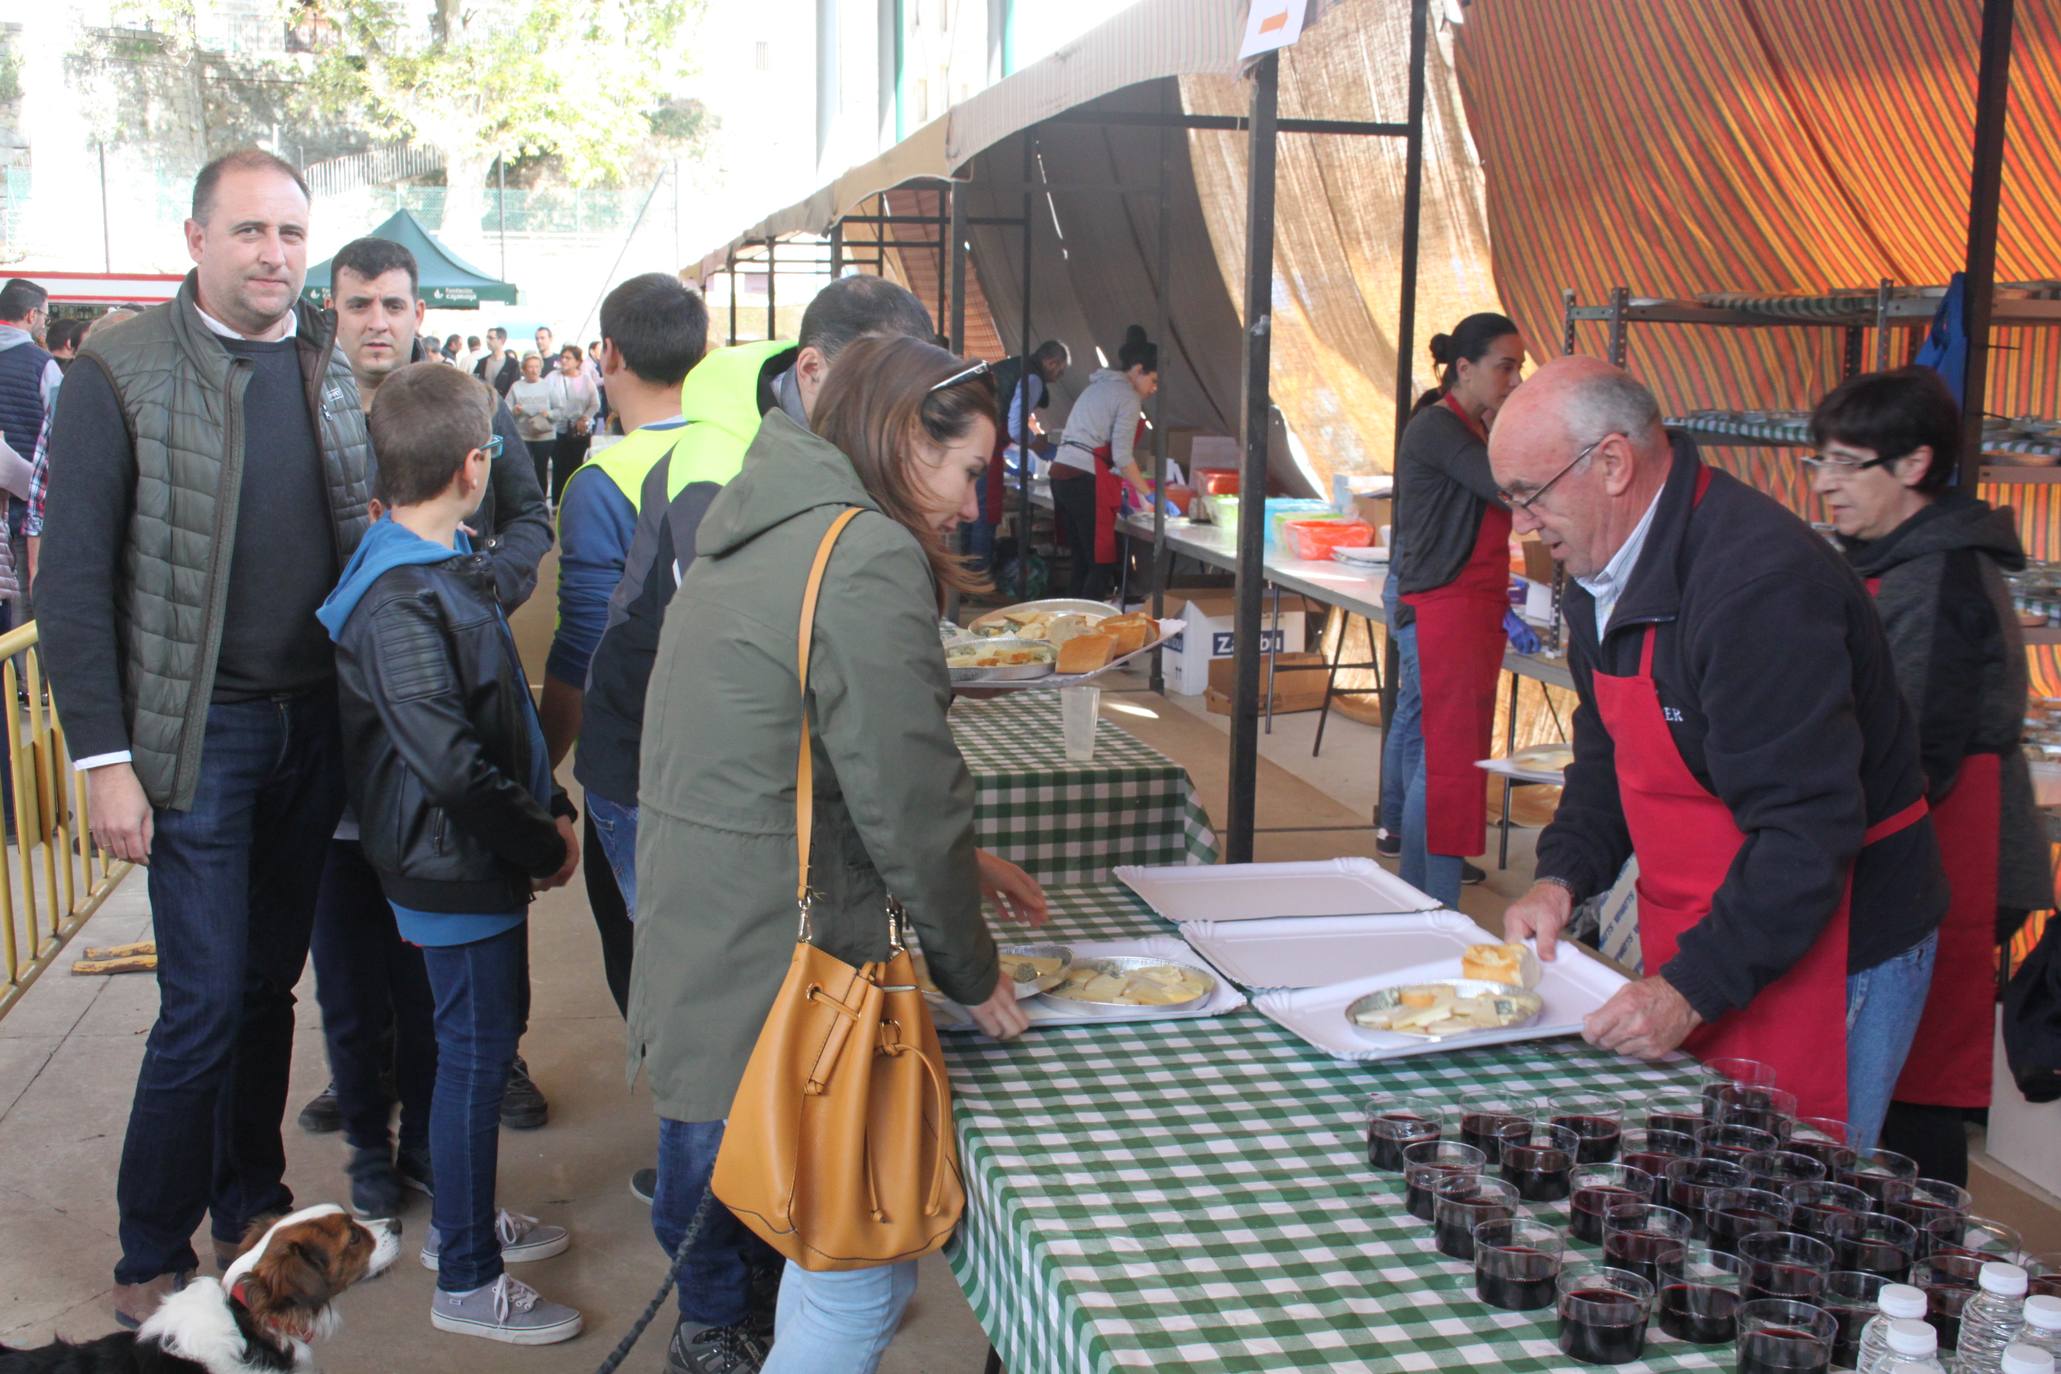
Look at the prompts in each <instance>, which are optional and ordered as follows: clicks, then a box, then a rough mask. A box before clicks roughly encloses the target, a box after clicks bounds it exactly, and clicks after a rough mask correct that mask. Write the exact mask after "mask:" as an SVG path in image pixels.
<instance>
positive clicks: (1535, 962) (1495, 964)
mask: <svg viewBox="0 0 2061 1374" xmlns="http://www.w3.org/2000/svg"><path fill="white" fill-rule="evenodd" d="M1460 976H1461V977H1462V978H1480V979H1483V980H1485V981H1487V982H1491V983H1508V984H1510V986H1512V987H1518V988H1524V989H1527V990H1529V989H1531V988H1535V987H1537V986H1538V985H1539V976H1540V972H1539V959H1538V956H1537V955H1535V954H1533V953H1532V952H1531V951H1530V950H1529V949H1527V948H1525V947H1524V946H1523V945H1469V946H1468V947H1467V948H1466V949H1465V950H1464V951H1462V952H1461V955H1460Z"/></svg>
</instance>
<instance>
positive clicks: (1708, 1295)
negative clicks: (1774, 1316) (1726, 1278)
mask: <svg viewBox="0 0 2061 1374" xmlns="http://www.w3.org/2000/svg"><path fill="white" fill-rule="evenodd" d="M1660 1329H1661V1330H1662V1331H1665V1332H1667V1334H1668V1335H1670V1336H1673V1337H1674V1338H1675V1339H1676V1340H1678V1341H1688V1342H1690V1343H1691V1344H1692V1345H1726V1344H1729V1343H1730V1342H1732V1341H1734V1340H1737V1339H1738V1337H1739V1295H1738V1294H1737V1293H1735V1292H1733V1291H1732V1290H1731V1289H1729V1288H1719V1287H1717V1286H1716V1285H1715V1284H1708V1283H1671V1284H1669V1285H1667V1287H1665V1288H1663V1289H1661V1290H1660Z"/></svg>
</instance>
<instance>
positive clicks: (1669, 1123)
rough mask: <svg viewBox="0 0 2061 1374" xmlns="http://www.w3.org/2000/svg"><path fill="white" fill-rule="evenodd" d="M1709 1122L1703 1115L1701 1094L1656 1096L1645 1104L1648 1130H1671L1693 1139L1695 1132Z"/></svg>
mask: <svg viewBox="0 0 2061 1374" xmlns="http://www.w3.org/2000/svg"><path fill="white" fill-rule="evenodd" d="M1709 1124H1710V1123H1709V1122H1708V1121H1706V1120H1704V1117H1703V1098H1702V1097H1701V1096H1697V1097H1656V1098H1654V1099H1653V1100H1652V1101H1650V1102H1648V1103H1647V1104H1646V1129H1647V1130H1649V1131H1673V1132H1674V1133H1675V1134H1677V1135H1685V1136H1688V1137H1689V1138H1690V1139H1691V1140H1694V1139H1695V1138H1696V1133H1697V1132H1698V1131H1700V1130H1702V1129H1703V1128H1704V1127H1705V1126H1708V1125H1709Z"/></svg>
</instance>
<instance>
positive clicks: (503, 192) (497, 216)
mask: <svg viewBox="0 0 2061 1374" xmlns="http://www.w3.org/2000/svg"><path fill="white" fill-rule="evenodd" d="M494 228H495V231H496V232H497V233H498V234H499V235H500V237H501V280H502V281H507V280H508V159H507V158H506V157H504V156H502V155H501V154H500V153H499V152H496V153H495V154H494Z"/></svg>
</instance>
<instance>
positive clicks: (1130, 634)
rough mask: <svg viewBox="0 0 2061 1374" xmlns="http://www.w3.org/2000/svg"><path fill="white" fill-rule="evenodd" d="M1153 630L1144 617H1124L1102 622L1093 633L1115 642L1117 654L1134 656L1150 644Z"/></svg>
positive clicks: (1148, 620) (1149, 621) (1150, 622)
mask: <svg viewBox="0 0 2061 1374" xmlns="http://www.w3.org/2000/svg"><path fill="white" fill-rule="evenodd" d="M1153 628H1154V627H1153V624H1152V621H1151V620H1150V618H1148V617H1146V616H1141V615H1139V616H1133V615H1125V616H1118V617H1117V618H1115V619H1114V620H1105V621H1103V622H1102V623H1101V624H1100V625H1098V626H1096V627H1095V631H1096V633H1097V634H1104V635H1108V636H1109V637H1110V638H1111V639H1113V640H1115V641H1116V651H1117V653H1119V654H1135V653H1136V652H1138V650H1140V649H1142V648H1144V647H1145V646H1146V645H1147V644H1150V643H1151V642H1152V632H1153Z"/></svg>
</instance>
